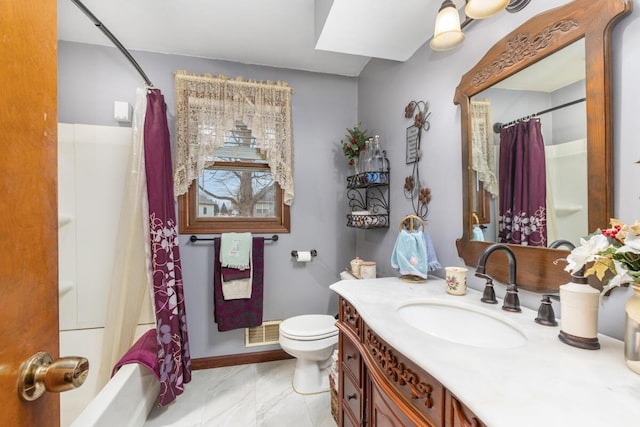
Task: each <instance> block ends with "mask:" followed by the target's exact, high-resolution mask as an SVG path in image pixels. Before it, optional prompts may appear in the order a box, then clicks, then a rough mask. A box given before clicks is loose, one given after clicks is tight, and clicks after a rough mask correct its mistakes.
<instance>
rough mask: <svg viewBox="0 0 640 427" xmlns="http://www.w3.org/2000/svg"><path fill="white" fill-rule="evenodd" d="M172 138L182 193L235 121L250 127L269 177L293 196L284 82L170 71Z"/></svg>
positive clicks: (177, 185) (177, 184) (177, 187)
mask: <svg viewBox="0 0 640 427" xmlns="http://www.w3.org/2000/svg"><path fill="white" fill-rule="evenodd" d="M175 88H176V119H175V120H176V139H175V156H174V157H175V160H174V188H175V194H176V197H177V196H179V195H181V194H184V193H186V192H187V190H188V189H189V186H190V185H191V183H192V182H193V181H194V180H196V179H198V177H199V176H200V174H201V173H202V170H203V169H204V168H206V167H208V166H211V165H212V164H213V163H214V160H215V152H216V149H219V148H221V147H224V145H225V136H226V134H227V132H229V131H231V130H233V129H234V128H235V126H236V122H242V123H244V124H245V125H246V126H247V127H248V128H249V129H251V133H252V135H253V136H254V137H255V140H256V145H257V147H258V149H259V150H260V152H261V153H262V154H263V155H264V156H265V160H266V161H267V164H268V165H269V168H270V169H271V174H272V175H273V179H274V181H275V182H277V183H278V184H279V185H280V188H282V189H283V190H284V203H285V204H287V205H289V206H290V205H291V203H292V202H293V132H292V126H291V95H292V94H293V89H292V88H290V87H289V86H288V85H287V83H285V82H256V81H247V80H243V79H242V78H241V77H238V78H235V79H230V78H227V77H225V76H222V75H219V76H217V77H213V76H208V75H205V76H196V75H192V74H188V73H187V72H185V71H178V72H177V73H176V74H175Z"/></svg>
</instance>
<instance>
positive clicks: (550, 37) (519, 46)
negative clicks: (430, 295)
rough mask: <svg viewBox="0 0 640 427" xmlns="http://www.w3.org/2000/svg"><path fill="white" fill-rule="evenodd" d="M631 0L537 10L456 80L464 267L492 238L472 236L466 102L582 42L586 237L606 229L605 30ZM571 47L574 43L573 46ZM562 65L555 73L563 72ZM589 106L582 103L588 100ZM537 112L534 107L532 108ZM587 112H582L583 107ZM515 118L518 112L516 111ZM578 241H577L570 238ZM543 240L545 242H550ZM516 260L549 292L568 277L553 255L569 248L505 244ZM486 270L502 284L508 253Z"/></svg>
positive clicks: (524, 278) (524, 284)
mask: <svg viewBox="0 0 640 427" xmlns="http://www.w3.org/2000/svg"><path fill="white" fill-rule="evenodd" d="M632 7H633V3H632V1H631V0H574V1H573V2H570V3H568V4H566V5H563V6H560V7H557V8H555V9H551V10H548V11H546V12H543V13H540V14H539V15H537V16H535V17H533V18H531V19H530V20H528V21H527V22H525V23H524V24H522V25H521V26H520V27H518V28H516V29H515V30H514V31H512V32H511V33H509V34H507V35H506V36H505V37H504V38H502V39H501V40H500V41H498V42H497V43H496V44H495V45H494V46H493V47H492V48H491V49H490V50H489V51H488V52H487V53H486V54H485V56H484V57H483V58H482V59H481V60H480V61H479V62H478V63H477V64H476V65H475V66H474V67H473V68H472V69H471V70H470V71H469V72H467V73H466V74H465V75H464V76H462V79H461V80H460V84H459V86H458V87H457V88H456V93H455V97H454V103H455V104H458V105H460V109H461V115H460V116H461V129H462V133H461V137H462V138H461V140H462V175H463V180H462V183H463V185H462V186H463V188H462V196H463V215H462V217H463V235H462V237H461V238H460V239H458V240H457V241H456V246H457V249H458V255H459V256H460V257H461V258H462V259H464V262H465V264H466V265H469V266H475V265H476V264H477V261H478V258H479V257H480V255H481V254H482V252H483V251H484V250H485V249H486V248H487V247H488V246H489V245H491V244H492V243H491V242H488V241H476V240H472V235H473V226H474V222H475V221H474V218H473V212H474V211H476V210H477V206H476V202H477V201H478V200H484V198H483V197H480V196H479V195H478V188H477V185H476V184H477V183H476V180H475V173H474V171H473V169H472V164H473V158H472V151H473V150H472V147H471V141H472V137H471V132H472V125H471V115H470V107H471V100H472V99H473V97H474V96H477V95H481V94H483V93H486V92H485V91H486V90H487V89H489V88H492V87H494V86H496V85H497V84H498V83H500V82H503V81H504V80H506V79H508V78H511V77H512V76H514V75H516V74H518V73H521V72H524V71H526V70H527V69H529V68H531V67H533V66H534V65H535V64H537V63H538V62H539V61H542V60H543V59H545V58H547V57H550V56H551V55H553V54H555V53H556V52H559V51H561V50H563V49H567V50H568V49H569V48H570V46H572V45H574V44H575V45H581V46H584V48H583V50H584V56H583V57H584V61H585V64H586V65H585V68H584V71H585V74H584V83H583V85H584V95H585V98H586V103H584V102H583V106H582V108H583V109H584V110H585V113H586V117H585V121H584V122H585V125H584V127H585V128H586V129H585V135H586V159H587V160H586V163H587V168H586V180H587V186H586V190H585V191H586V192H587V194H585V200H586V204H587V205H588V206H586V210H587V215H586V218H585V223H586V225H587V229H586V230H584V233H583V234H582V235H583V236H584V235H587V234H588V233H590V232H592V231H594V230H595V229H596V228H598V227H607V226H608V224H609V219H610V217H611V216H612V214H613V176H612V107H611V58H610V55H611V53H610V34H611V30H612V28H613V27H614V26H615V24H616V23H617V22H618V21H619V20H620V19H622V18H623V17H624V16H626V15H628V14H629V13H630V12H631V10H632ZM575 45H574V46H575ZM563 72H564V69H563V70H556V71H554V73H556V74H563ZM585 104H586V105H585ZM534 112H535V110H534ZM583 114H584V113H583ZM514 119H516V117H514ZM573 243H574V244H576V245H578V244H579V241H575V242H573ZM547 245H548V243H547ZM509 247H510V248H511V249H512V250H513V252H514V253H515V255H516V260H517V278H516V283H517V284H518V286H519V287H520V288H522V289H526V290H530V291H535V292H553V291H557V290H558V286H560V285H561V284H563V283H566V282H567V281H568V279H569V275H568V273H566V272H565V271H564V264H563V263H560V264H559V265H554V264H553V261H554V260H556V259H558V258H563V257H565V256H566V255H567V254H568V252H567V250H566V249H548V248H546V247H533V246H523V245H513V244H510V245H509ZM491 261H492V262H491V263H490V265H488V266H487V267H488V268H487V273H488V274H489V275H491V276H492V277H494V278H495V279H496V280H499V281H500V282H502V283H506V281H507V272H508V269H507V261H506V257H502V256H495V257H493V258H492V260H491Z"/></svg>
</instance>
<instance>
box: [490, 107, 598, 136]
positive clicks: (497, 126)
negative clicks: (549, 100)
mask: <svg viewBox="0 0 640 427" xmlns="http://www.w3.org/2000/svg"><path fill="white" fill-rule="evenodd" d="M586 100H587V98H580V99H576V100H574V101H570V102H567V103H566V104H561V105H557V106H555V107H551V108H548V109H546V110H542V111H538V112H537V113H535V114H531V115H528V116H524V117H520V118H519V119H516V120H513V121H510V122H509V123H507V124H503V123H499V122H498V123H494V125H493V133H500V130H501V129H502V128H505V127H508V126H511V125H514V124H516V123H518V122H519V121H522V120H528V119H530V118H532V117H537V116H540V115H542V114H545V113H550V112H552V111H555V110H559V109H561V108H565V107H569V106H570V105H573V104H578V103H580V102H584V101H586Z"/></svg>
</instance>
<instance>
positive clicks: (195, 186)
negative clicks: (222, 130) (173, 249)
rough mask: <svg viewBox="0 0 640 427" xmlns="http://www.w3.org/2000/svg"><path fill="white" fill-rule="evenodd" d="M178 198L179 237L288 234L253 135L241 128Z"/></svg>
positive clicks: (278, 193) (278, 195)
mask: <svg viewBox="0 0 640 427" xmlns="http://www.w3.org/2000/svg"><path fill="white" fill-rule="evenodd" d="M225 140H226V142H225V146H224V147H222V148H220V149H218V150H217V151H216V157H215V162H214V163H213V164H212V165H211V166H208V167H206V168H205V169H204V170H203V171H202V173H201V174H200V176H199V177H198V179H197V180H194V182H193V183H192V184H191V186H190V187H189V191H188V192H187V193H186V194H184V195H182V196H180V197H179V199H178V203H179V205H178V209H179V229H180V233H212V234H213V233H222V232H229V231H246V232H253V233H288V232H289V231H290V213H289V206H287V205H285V204H284V203H283V199H284V197H283V191H282V189H281V188H280V186H279V185H278V184H277V183H276V182H275V180H274V178H273V176H272V174H271V170H270V169H269V166H268V165H267V162H266V161H265V158H264V155H263V154H261V153H260V150H259V149H258V148H257V147H256V144H255V138H253V137H252V136H251V130H250V129H247V127H246V126H245V125H244V124H242V123H237V124H236V128H235V129H234V130H232V131H230V132H227V133H226V137H225Z"/></svg>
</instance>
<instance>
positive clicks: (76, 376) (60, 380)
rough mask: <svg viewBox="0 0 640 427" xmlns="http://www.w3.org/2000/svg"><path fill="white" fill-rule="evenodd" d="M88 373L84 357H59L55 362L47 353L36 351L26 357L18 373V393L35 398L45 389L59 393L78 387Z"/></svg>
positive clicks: (22, 396)
mask: <svg viewBox="0 0 640 427" xmlns="http://www.w3.org/2000/svg"><path fill="white" fill-rule="evenodd" d="M87 375H89V361H88V360H87V359H85V358H84V357H75V356H73V357H61V358H60V359H58V360H56V361H55V362H54V361H53V359H52V358H51V355H50V354H49V353H44V352H38V353H36V354H34V355H33V356H31V357H30V358H29V359H27V360H26V361H25V362H24V363H23V364H22V366H21V367H20V372H19V374H18V394H19V395H20V397H21V398H22V399H24V400H27V401H32V400H36V399H37V398H39V397H40V396H42V395H43V394H44V392H45V391H49V392H54V393H60V392H61V391H67V390H73V389H75V388H78V387H80V386H81V385H82V384H83V383H84V381H85V380H86V379H87Z"/></svg>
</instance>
